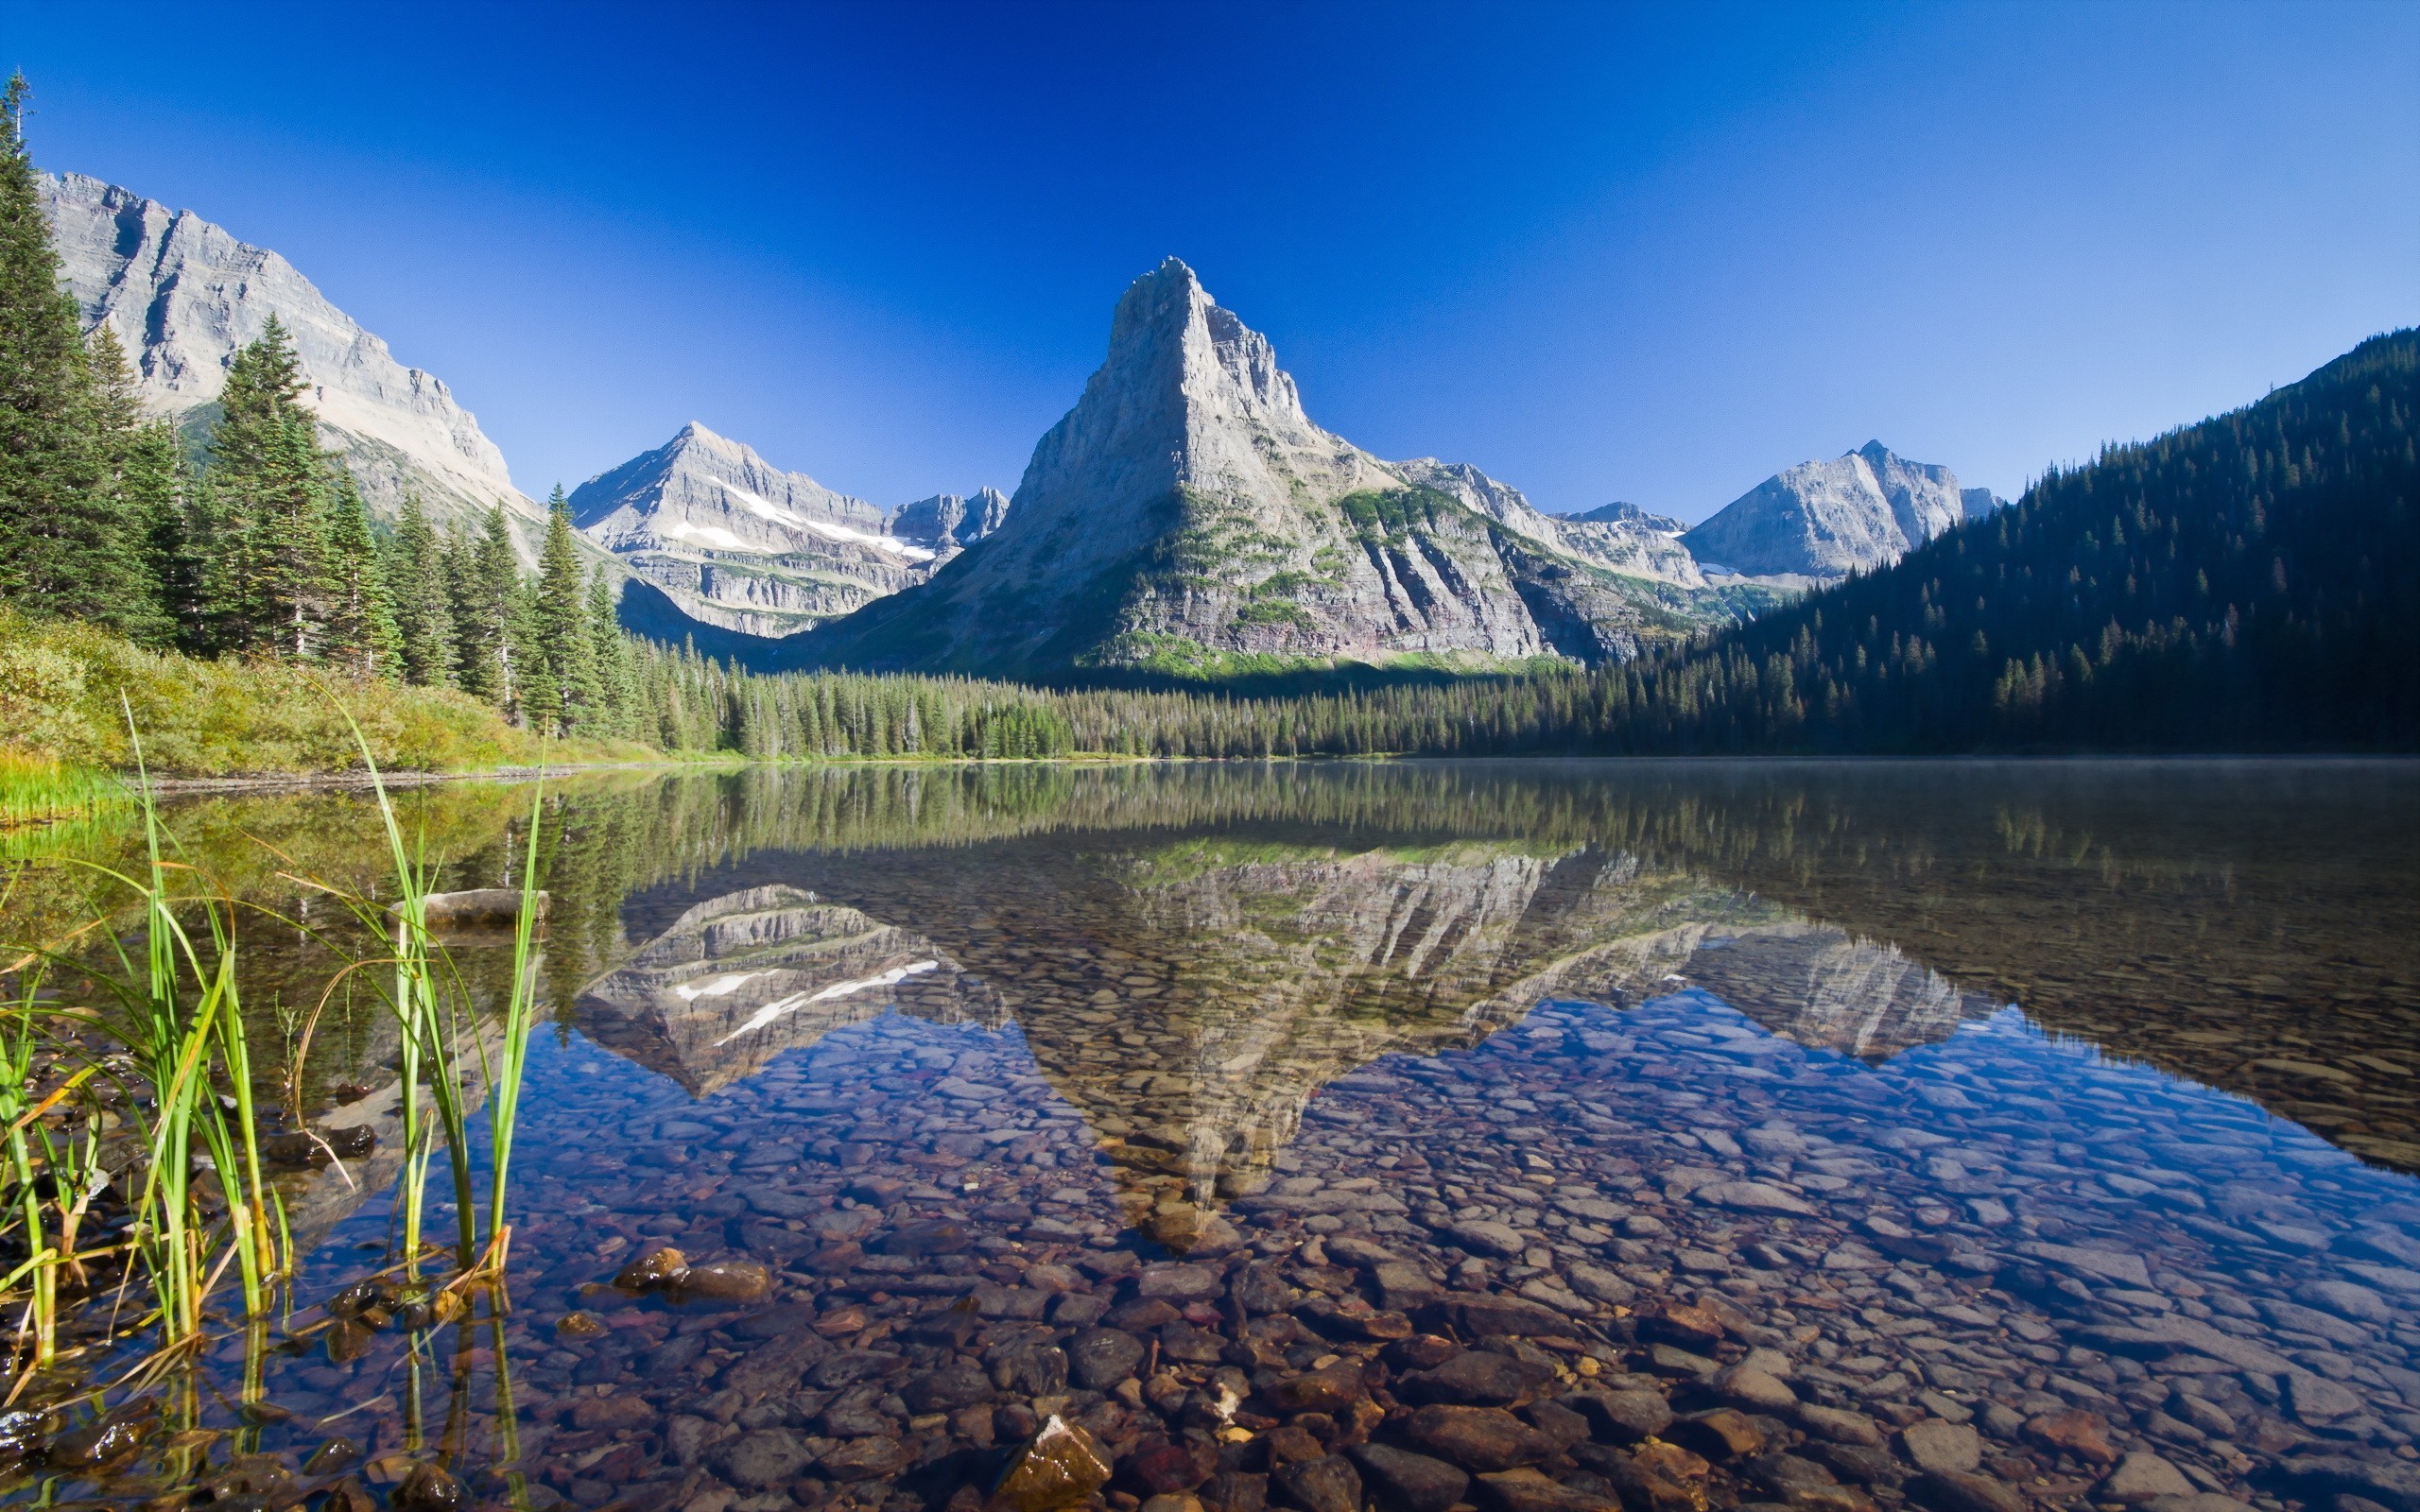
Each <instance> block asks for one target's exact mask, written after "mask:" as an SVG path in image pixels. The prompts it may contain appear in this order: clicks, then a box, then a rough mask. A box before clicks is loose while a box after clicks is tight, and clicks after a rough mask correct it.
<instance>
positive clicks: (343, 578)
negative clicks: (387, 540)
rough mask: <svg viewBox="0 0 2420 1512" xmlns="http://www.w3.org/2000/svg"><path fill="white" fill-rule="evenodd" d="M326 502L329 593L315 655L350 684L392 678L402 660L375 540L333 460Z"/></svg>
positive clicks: (349, 476) (356, 492)
mask: <svg viewBox="0 0 2420 1512" xmlns="http://www.w3.org/2000/svg"><path fill="white" fill-rule="evenodd" d="M327 501H328V503H327V518H326V522H325V524H324V527H323V530H324V535H325V539H326V541H327V559H326V573H327V581H328V585H329V593H328V599H327V610H326V616H325V623H324V627H323V630H322V634H323V637H324V644H323V645H322V647H321V652H320V654H321V655H322V656H324V657H325V658H326V659H327V660H328V661H330V662H335V663H337V665H338V666H341V667H343V668H344V669H345V670H346V671H347V672H348V673H350V674H352V676H353V677H354V679H355V680H361V679H369V678H373V677H382V676H384V677H392V676H394V675H396V673H397V671H398V670H399V663H400V662H401V660H402V657H401V651H402V640H403V637H402V635H401V634H400V633H399V632H398V631H397V630H396V628H395V612H394V605H393V603H392V601H391V600H390V599H389V597H388V593H387V575H386V572H385V570H384V567H383V564H382V563H381V562H380V561H379V553H378V540H377V537H376V536H375V535H374V534H373V533H372V530H371V528H370V510H369V509H368V507H365V506H364V505H363V504H362V502H361V490H360V489H359V488H358V487H356V486H355V485H354V481H353V473H352V472H349V471H347V470H346V469H345V467H344V466H343V464H342V463H341V462H338V461H336V460H334V459H333V458H332V459H331V463H330V468H329V479H328V487H327Z"/></svg>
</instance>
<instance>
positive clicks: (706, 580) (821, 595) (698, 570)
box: [571, 421, 937, 637]
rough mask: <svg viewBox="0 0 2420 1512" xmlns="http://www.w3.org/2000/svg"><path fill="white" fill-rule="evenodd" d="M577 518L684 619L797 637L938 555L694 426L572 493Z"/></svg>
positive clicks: (917, 576)
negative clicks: (666, 599)
mask: <svg viewBox="0 0 2420 1512" xmlns="http://www.w3.org/2000/svg"><path fill="white" fill-rule="evenodd" d="M571 509H572V524H575V525H577V526H578V527H579V531H580V533H581V534H582V535H584V536H586V537H587V538H588V539H589V540H590V541H595V542H596V544H597V545H598V546H601V547H603V548H604V549H605V550H607V551H610V552H612V553H613V554H614V556H615V557H616V558H619V559H620V560H621V562H622V565H623V566H625V567H627V568H628V569H629V570H630V571H631V575H632V576H636V577H638V578H641V579H642V580H644V581H647V582H649V583H653V584H654V585H655V586H656V587H658V588H660V589H662V590H664V592H665V593H666V596H667V597H669V598H670V599H671V600H672V601H673V603H674V604H676V605H678V606H679V607H680V609H681V610H682V611H683V613H685V614H687V615H688V616H689V617H690V618H692V619H695V620H698V621H700V622H702V623H704V624H707V625H715V626H719V627H723V628H724V629H731V630H740V631H744V632H746V633H748V634H751V635H759V636H768V637H779V636H786V635H791V634H795V633H796V632H798V631H800V630H803V629H805V628H807V627H810V626H812V625H815V624H817V623H819V622H821V621H823V620H827V619H832V618H835V617H837V616H838V615H842V614H846V613H848V612H849V611H851V610H855V609H857V608H858V607H860V606H862V605H864V604H867V603H870V602H871V601H873V599H876V598H879V597H881V596H882V595H883V594H886V593H897V592H898V591H899V590H901V589H903V588H906V587H908V585H909V584H911V583H917V582H922V581H923V580H924V579H925V576H927V575H928V574H929V573H930V572H931V570H932V564H933V561H934V559H935V557H936V555H937V554H936V553H935V552H934V551H933V549H932V548H931V547H929V546H926V545H924V544H921V543H919V542H917V541H908V540H902V539H900V538H898V537H896V536H893V535H892V534H891V533H890V529H889V526H888V523H887V521H886V518H885V514H884V511H883V510H882V508H881V507H879V506H876V505H872V504H868V503H867V502H866V501H865V500H863V499H853V498H851V497H849V496H848V495H847V494H843V493H835V492H834V491H832V490H830V489H827V488H825V487H823V486H822V485H821V484H820V483H818V482H816V481H815V480H814V479H813V478H811V477H808V476H807V475H806V474H804V473H803V472H783V471H782V470H781V469H779V468H777V467H774V466H773V465H772V464H771V463H769V462H767V461H766V460H765V459H764V458H763V457H761V456H759V455H756V454H755V452H753V451H752V450H751V449H750V448H748V447H746V446H743V445H741V444H740V443H739V442H737V441H735V440H731V439H728V438H724V437H721V436H717V435H716V434H715V433H714V432H712V431H710V430H708V429H706V428H705V427H704V426H703V425H700V424H698V423H696V422H695V421H692V422H690V423H689V424H687V425H684V426H683V427H682V428H681V432H680V434H679V435H677V436H675V437H673V438H672V439H671V440H669V441H667V442H666V443H665V444H664V445H662V446H659V447H657V448H656V449H655V450H654V451H651V452H645V453H642V454H640V455H637V456H634V457H632V458H631V460H629V461H627V462H625V463H623V464H622V465H621V466H620V467H617V468H614V470H613V471H612V472H602V473H599V474H598V475H596V477H593V478H590V479H589V480H588V481H587V482H585V483H583V484H581V485H580V486H579V488H578V489H577V490H573V492H572V496H571Z"/></svg>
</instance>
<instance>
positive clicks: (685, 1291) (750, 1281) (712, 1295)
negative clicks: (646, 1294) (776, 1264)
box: [671, 1260, 773, 1302]
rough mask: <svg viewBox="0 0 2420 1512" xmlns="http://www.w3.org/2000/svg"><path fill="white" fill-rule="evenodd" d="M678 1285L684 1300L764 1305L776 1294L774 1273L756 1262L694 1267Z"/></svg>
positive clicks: (717, 1262) (719, 1263)
mask: <svg viewBox="0 0 2420 1512" xmlns="http://www.w3.org/2000/svg"><path fill="white" fill-rule="evenodd" d="M671 1284H675V1285H677V1286H678V1287H679V1288H680V1291H681V1295H682V1296H683V1297H691V1298H701V1299H703V1300H705V1301H709V1302H761V1301H763V1300H764V1299H765V1298H767V1297H770V1296H772V1295H773V1273H772V1272H770V1271H769V1270H767V1269H766V1268H765V1267H764V1266H762V1265H759V1264H758V1263H755V1262H754V1261H752V1260H718V1261H716V1262H715V1263H713V1264H711V1265H692V1266H690V1267H689V1268H688V1270H687V1271H686V1272H685V1273H683V1276H682V1277H681V1279H680V1280H679V1281H677V1282H674V1283H671Z"/></svg>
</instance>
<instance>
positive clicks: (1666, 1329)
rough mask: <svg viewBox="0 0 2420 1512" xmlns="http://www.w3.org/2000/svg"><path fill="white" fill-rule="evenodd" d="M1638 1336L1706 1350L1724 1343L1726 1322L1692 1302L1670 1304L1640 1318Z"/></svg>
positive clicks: (1647, 1311)
mask: <svg viewBox="0 0 2420 1512" xmlns="http://www.w3.org/2000/svg"><path fill="white" fill-rule="evenodd" d="M1638 1336H1639V1337H1640V1338H1642V1339H1648V1340H1651V1341H1656V1342H1661V1343H1664V1344H1677V1345H1679V1346H1680V1347H1681V1348H1682V1349H1691V1350H1702V1349H1710V1348H1712V1347H1713V1346H1714V1345H1716V1344H1719V1343H1720V1342H1721V1341H1722V1320H1721V1319H1720V1318H1719V1317H1716V1316H1715V1315H1714V1314H1713V1313H1711V1312H1710V1311H1708V1310H1707V1309H1705V1308H1703V1307H1699V1306H1697V1305H1695V1304H1694V1303H1689V1302H1667V1303H1665V1304H1664V1305H1662V1306H1660V1307H1652V1308H1649V1309H1647V1310H1646V1311H1644V1312H1642V1313H1640V1314H1638Z"/></svg>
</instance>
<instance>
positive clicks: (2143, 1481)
mask: <svg viewBox="0 0 2420 1512" xmlns="http://www.w3.org/2000/svg"><path fill="white" fill-rule="evenodd" d="M2199 1489H2201V1487H2199V1486H2195V1485H2194V1484H2193V1483H2192V1482H2191V1481H2188V1480H2187V1479H2186V1478H2185V1472H2184V1471H2183V1470H2180V1469H2177V1468H2176V1467H2175V1466H2173V1465H2170V1464H2169V1462H2168V1461H2166V1460H2164V1459H2162V1458H2160V1457H2159V1456H2158V1455H2157V1454H2153V1453H2152V1452H2148V1451H2146V1450H2136V1451H2135V1452H2133V1453H2131V1454H2128V1455H2126V1456H2125V1457H2124V1458H2122V1459H2120V1460H2119V1461H2118V1468H2117V1469H2113V1470H2111V1471H2110V1472H2109V1473H2108V1474H2107V1475H2104V1476H2102V1477H2101V1479H2100V1485H2099V1486H2095V1487H2094V1488H2093V1490H2094V1494H2095V1495H2097V1496H2098V1497H2100V1499H2101V1500H2102V1501H2104V1502H2125V1503H2138V1502H2149V1501H2151V1500H2152V1498H2154V1497H2162V1496H2191V1495H2192V1494H2193V1493H2194V1492H2196V1491H2198V1490H2199Z"/></svg>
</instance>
